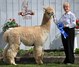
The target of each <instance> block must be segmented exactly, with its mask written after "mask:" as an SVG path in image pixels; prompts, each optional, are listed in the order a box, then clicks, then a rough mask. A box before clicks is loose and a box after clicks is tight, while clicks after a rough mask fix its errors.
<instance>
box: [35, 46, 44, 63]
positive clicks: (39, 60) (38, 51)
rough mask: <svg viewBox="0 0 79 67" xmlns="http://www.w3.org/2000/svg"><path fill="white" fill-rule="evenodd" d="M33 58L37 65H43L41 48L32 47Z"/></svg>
mask: <svg viewBox="0 0 79 67" xmlns="http://www.w3.org/2000/svg"><path fill="white" fill-rule="evenodd" d="M34 54H35V55H34V57H35V60H36V63H37V64H43V61H42V60H43V54H44V53H43V51H42V46H35V47H34Z"/></svg>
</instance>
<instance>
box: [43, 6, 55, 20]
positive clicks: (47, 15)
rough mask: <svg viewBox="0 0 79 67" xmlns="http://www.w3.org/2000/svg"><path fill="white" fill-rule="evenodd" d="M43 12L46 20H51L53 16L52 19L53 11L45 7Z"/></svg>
mask: <svg viewBox="0 0 79 67" xmlns="http://www.w3.org/2000/svg"><path fill="white" fill-rule="evenodd" d="M44 10H45V13H44V15H45V17H46V18H48V19H51V17H52V16H53V17H54V9H53V8H51V7H47V8H44Z"/></svg>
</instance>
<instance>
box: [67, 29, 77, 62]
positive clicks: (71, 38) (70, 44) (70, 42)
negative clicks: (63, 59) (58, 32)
mask: <svg viewBox="0 0 79 67" xmlns="http://www.w3.org/2000/svg"><path fill="white" fill-rule="evenodd" d="M74 36H75V31H74V28H71V29H69V38H68V63H74Z"/></svg>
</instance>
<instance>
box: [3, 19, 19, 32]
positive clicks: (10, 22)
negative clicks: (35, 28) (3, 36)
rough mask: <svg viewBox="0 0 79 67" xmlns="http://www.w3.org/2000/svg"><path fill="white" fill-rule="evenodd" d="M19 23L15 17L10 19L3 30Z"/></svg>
mask: <svg viewBox="0 0 79 67" xmlns="http://www.w3.org/2000/svg"><path fill="white" fill-rule="evenodd" d="M18 26H19V25H18V24H17V23H16V21H15V19H9V20H8V21H7V22H6V23H5V24H4V26H3V28H2V29H3V32H5V31H6V30H7V29H9V28H12V27H18Z"/></svg>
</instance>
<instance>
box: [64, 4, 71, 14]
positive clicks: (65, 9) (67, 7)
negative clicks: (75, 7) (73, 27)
mask: <svg viewBox="0 0 79 67" xmlns="http://www.w3.org/2000/svg"><path fill="white" fill-rule="evenodd" d="M63 8H64V11H65V12H66V13H67V12H69V11H70V5H64V6H63Z"/></svg>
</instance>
